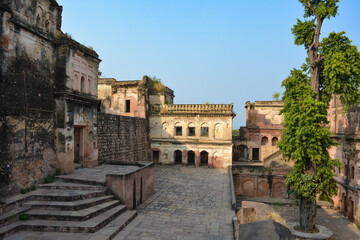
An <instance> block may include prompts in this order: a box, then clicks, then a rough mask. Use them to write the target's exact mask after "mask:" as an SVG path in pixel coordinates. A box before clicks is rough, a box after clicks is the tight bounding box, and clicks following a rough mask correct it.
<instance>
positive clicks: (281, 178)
mask: <svg viewBox="0 0 360 240" xmlns="http://www.w3.org/2000/svg"><path fill="white" fill-rule="evenodd" d="M287 173H288V170H280V169H278V170H276V171H272V172H271V171H266V170H264V169H263V168H256V167H245V168H239V167H236V168H233V176H234V185H235V186H234V187H235V194H236V195H238V196H246V197H266V198H286V197H288V194H287V187H286V185H285V178H286V175H287Z"/></svg>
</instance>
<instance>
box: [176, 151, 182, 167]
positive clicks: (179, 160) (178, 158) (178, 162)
mask: <svg viewBox="0 0 360 240" xmlns="http://www.w3.org/2000/svg"><path fill="white" fill-rule="evenodd" d="M174 158H175V159H174V163H175V164H181V162H182V152H181V151H180V150H176V151H175V153H174Z"/></svg>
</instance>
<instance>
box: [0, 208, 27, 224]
mask: <svg viewBox="0 0 360 240" xmlns="http://www.w3.org/2000/svg"><path fill="white" fill-rule="evenodd" d="M28 210H30V207H18V208H15V209H13V210H11V211H9V212H6V213H3V214H1V215H0V228H1V227H3V226H5V225H8V224H10V223H13V222H16V221H17V220H18V218H19V215H20V214H21V213H24V212H26V211H28Z"/></svg>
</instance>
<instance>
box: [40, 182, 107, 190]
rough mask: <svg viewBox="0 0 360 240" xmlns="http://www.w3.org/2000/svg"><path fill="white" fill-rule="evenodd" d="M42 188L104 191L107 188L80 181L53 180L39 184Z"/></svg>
mask: <svg viewBox="0 0 360 240" xmlns="http://www.w3.org/2000/svg"><path fill="white" fill-rule="evenodd" d="M38 188H40V189H62V190H93V191H96V190H99V191H104V190H106V188H105V187H104V186H98V185H86V184H78V183H66V182H60V181H57V182H53V183H48V184H41V185H39V186H38Z"/></svg>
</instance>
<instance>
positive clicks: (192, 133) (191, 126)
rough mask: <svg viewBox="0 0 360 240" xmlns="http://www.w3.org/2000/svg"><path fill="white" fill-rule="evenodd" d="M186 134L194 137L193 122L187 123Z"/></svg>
mask: <svg viewBox="0 0 360 240" xmlns="http://www.w3.org/2000/svg"><path fill="white" fill-rule="evenodd" d="M188 136H189V137H195V124H194V123H189V125H188Z"/></svg>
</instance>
